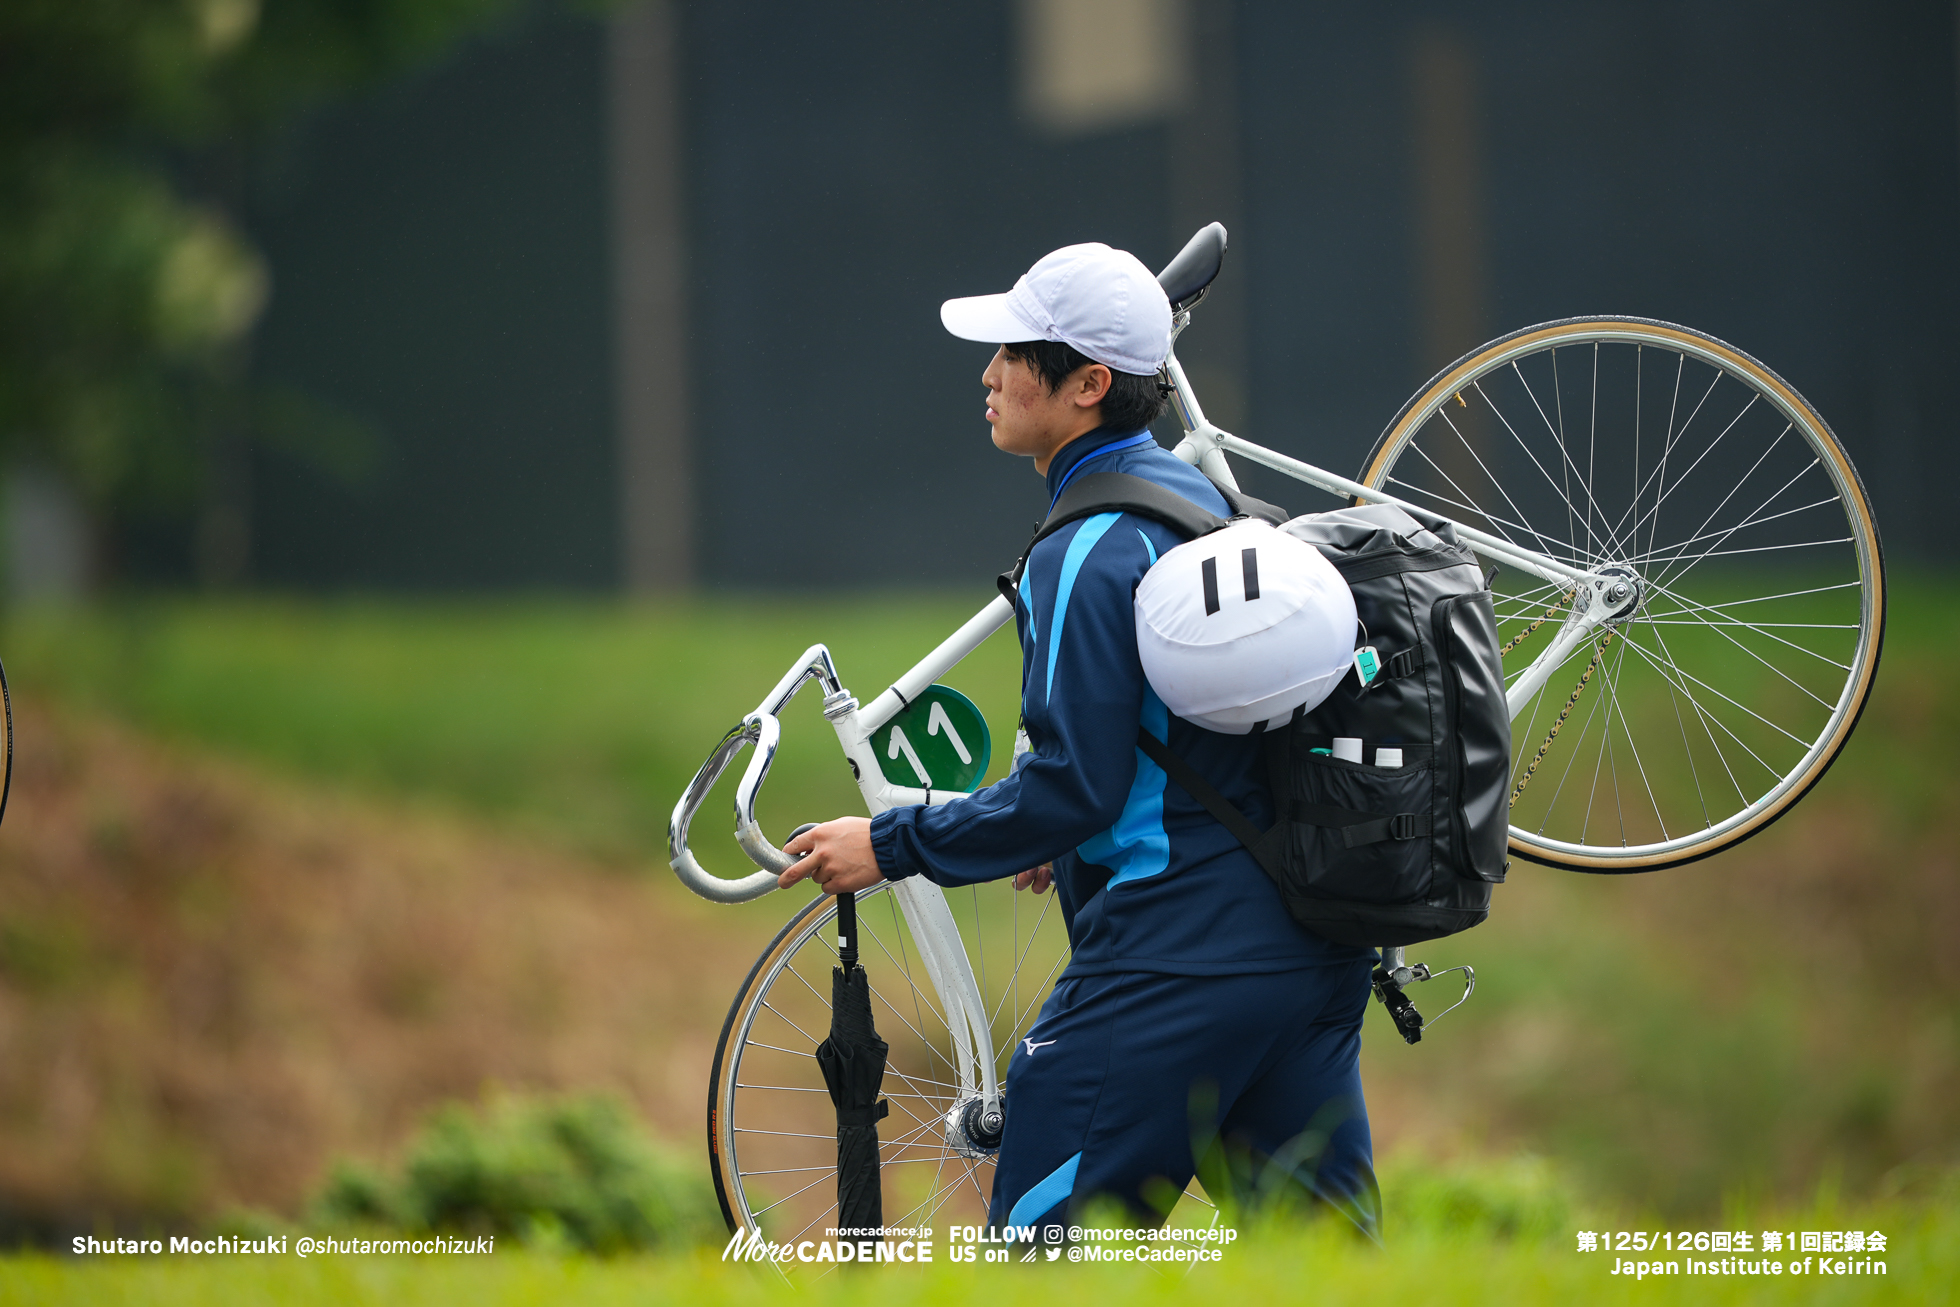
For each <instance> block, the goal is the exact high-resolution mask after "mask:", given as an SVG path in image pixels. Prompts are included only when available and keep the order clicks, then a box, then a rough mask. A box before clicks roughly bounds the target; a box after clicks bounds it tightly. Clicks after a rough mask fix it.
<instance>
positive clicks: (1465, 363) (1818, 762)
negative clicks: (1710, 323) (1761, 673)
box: [1355, 317, 1885, 872]
mask: <svg viewBox="0 0 1960 1307" xmlns="http://www.w3.org/2000/svg"><path fill="white" fill-rule="evenodd" d="M1596 340H1604V341H1621V342H1625V343H1642V344H1651V345H1655V346H1658V347H1660V348H1664V349H1675V350H1681V351H1684V352H1686V353H1688V354H1692V355H1694V356H1696V357H1698V358H1701V359H1703V360H1705V361H1707V362H1709V363H1711V364H1713V365H1714V366H1717V367H1720V368H1723V369H1726V370H1727V371H1729V372H1732V373H1735V374H1737V375H1739V376H1744V377H1747V378H1748V379H1749V381H1750V383H1751V384H1752V385H1754V386H1755V387H1757V388H1758V389H1759V390H1761V391H1762V392H1763V393H1764V394H1766V395H1768V396H1769V397H1770V398H1771V399H1772V400H1773V401H1774V402H1775V403H1776V404H1777V406H1778V407H1779V408H1781V409H1782V410H1783V411H1784V413H1785V415H1786V416H1788V417H1789V418H1791V420H1792V421H1794V422H1795V423H1796V424H1797V425H1798V426H1799V427H1801V428H1803V429H1804V431H1805V435H1806V439H1807V440H1808V441H1809V443H1810V444H1811V446H1812V447H1813V448H1814V449H1817V450H1818V452H1819V453H1820V454H1822V455H1823V456H1825V457H1826V458H1828V459H1829V460H1830V464H1831V468H1832V472H1833V480H1834V482H1835V483H1836V485H1837V488H1838V491H1839V493H1840V495H1841V496H1842V498H1843V499H1844V502H1845V506H1846V511H1847V513H1848V514H1850V515H1851V517H1852V519H1853V526H1854V535H1855V537H1856V541H1857V546H1858V554H1859V565H1860V568H1861V570H1862V572H1863V574H1864V579H1865V585H1864V588H1863V590H1862V592H1861V598H1862V604H1863V623H1862V624H1863V627H1864V630H1863V631H1862V632H1861V634H1860V642H1859V653H1860V655H1861V656H1860V660H1859V662H1858V665H1857V666H1856V667H1855V669H1854V672H1853V682H1854V683H1853V685H1852V687H1851V695H1850V698H1849V700H1848V704H1847V707H1846V709H1845V710H1844V711H1842V712H1840V713H1839V714H1838V715H1837V717H1836V718H1835V720H1834V722H1833V725H1832V729H1831V731H1830V733H1829V735H1828V737H1827V738H1826V739H1825V740H1824V741H1823V742H1822V745H1821V747H1820V746H1817V745H1813V746H1812V750H1811V752H1810V753H1809V754H1808V755H1807V761H1806V762H1805V764H1804V765H1803V767H1802V769H1801V771H1800V773H1799V774H1798V775H1797V777H1796V779H1795V780H1794V782H1791V781H1789V780H1788V779H1787V778H1786V782H1785V784H1784V786H1783V788H1782V789H1781V790H1780V791H1779V792H1778V794H1777V796H1776V799H1775V801H1774V802H1773V803H1767V804H1764V805H1762V807H1761V808H1760V810H1758V811H1756V812H1753V813H1751V814H1750V817H1749V819H1748V820H1747V821H1745V822H1739V823H1737V824H1735V825H1733V826H1727V827H1725V828H1724V829H1722V830H1721V831H1720V832H1718V833H1716V834H1714V835H1712V836H1710V837H1709V838H1708V839H1706V840H1703V841H1701V842H1699V843H1696V844H1691V845H1686V846H1683V847H1680V848H1676V849H1670V850H1668V851H1666V852H1663V853H1656V854H1652V855H1646V856H1639V857H1612V856H1603V855H1602V856H1594V855H1588V854H1582V853H1573V852H1570V851H1568V850H1563V849H1547V848H1544V847H1543V846H1540V845H1534V844H1533V843H1532V842H1531V836H1530V834H1529V833H1528V832H1523V831H1520V830H1519V829H1518V828H1517V827H1515V826H1513V827H1512V828H1511V839H1510V848H1511V852H1512V853H1513V854H1515V855H1516V856H1518V857H1521V858H1528V859H1530V860H1531V861H1533V862H1539V863H1543V864H1545V865H1546V866H1552V867H1565V868H1568V869H1570V870H1573V871H1591V872H1632V871H1658V870H1660V869H1661V868H1663V867H1678V866H1681V865H1682V864H1683V863H1689V862H1695V861H1697V860H1699V859H1701V858H1706V857H1708V856H1710V855H1711V854H1715V853H1719V852H1721V851H1722V850H1723V849H1727V848H1732V847H1734V846H1735V845H1737V844H1739V843H1741V842H1742V841H1743V840H1746V839H1748V838H1749V837H1750V836H1752V835H1755V834H1757V833H1758V832H1760V831H1762V830H1763V829H1765V828H1766V827H1768V826H1769V825H1770V823H1771V822H1774V821H1775V820H1776V819H1777V818H1778V817H1781V816H1782V815H1783V814H1784V813H1785V812H1788V811H1789V810H1790V808H1791V807H1792V806H1793V805H1794V804H1795V803H1796V802H1797V800H1798V799H1801V798H1802V797H1803V796H1804V795H1805V794H1807V793H1809V792H1810V789H1811V787H1812V786H1814V785H1815V784H1816V783H1817V782H1818V781H1819V780H1820V779H1821V778H1822V777H1823V775H1824V773H1825V771H1827V770H1828V769H1829V768H1830V765H1831V763H1832V762H1834V761H1835V760H1836V758H1837V756H1838V753H1839V752H1840V751H1841V750H1842V749H1843V748H1844V744H1845V741H1846V740H1848V739H1850V738H1851V732H1852V730H1853V728H1855V727H1856V726H1857V724H1858V719H1859V717H1860V716H1861V715H1862V714H1863V713H1864V710H1865V704H1866V702H1867V700H1868V699H1869V698H1870V695H1871V688H1872V683H1873V680H1874V679H1875V678H1876V676H1877V674H1878V661H1879V653H1880V650H1881V649H1882V648H1883V646H1884V642H1885V562H1884V552H1883V550H1882V548H1881V547H1880V544H1879V537H1878V523H1877V521H1876V520H1875V519H1874V518H1873V516H1872V511H1871V503H1870V500H1869V499H1868V498H1867V497H1866V495H1865V487H1864V482H1863V481H1862V480H1861V479H1860V478H1859V476H1858V471H1857V469H1856V468H1854V467H1853V466H1852V465H1851V460H1850V459H1849V458H1847V457H1846V456H1845V453H1844V447H1843V446H1842V445H1841V444H1839V443H1838V439H1837V436H1836V434H1835V433H1833V432H1832V430H1831V428H1830V425H1829V424H1828V423H1827V422H1825V421H1824V419H1823V417H1822V415H1820V414H1819V413H1818V412H1817V410H1816V409H1814V408H1812V407H1811V405H1810V402H1809V401H1808V400H1806V399H1805V398H1804V397H1803V396H1802V395H1800V394H1798V393H1797V391H1796V389H1795V388H1794V387H1793V386H1791V385H1790V384H1789V383H1788V382H1786V381H1784V380H1783V378H1781V377H1779V376H1777V375H1776V374H1775V373H1774V372H1772V371H1770V370H1769V368H1767V367H1765V366H1764V365H1763V364H1761V363H1759V362H1757V361H1756V360H1755V359H1753V358H1751V357H1750V356H1749V355H1747V354H1745V353H1743V352H1742V351H1741V350H1739V349H1737V348H1735V346H1733V345H1730V344H1728V343H1727V342H1725V341H1721V340H1717V339H1716V338H1715V337H1713V336H1709V335H1705V334H1703V333H1702V332H1699V331H1695V330H1692V329H1691V328H1688V327H1683V326H1679V325H1677V324H1675V323H1671V322H1659V321H1655V320H1652V319H1647V318H1631V317H1598V318H1565V319H1562V320H1560V321H1557V322H1546V323H1541V324H1539V325H1538V326H1535V327H1526V328H1524V329H1523V330H1522V331H1515V332H1512V333H1511V334H1510V335H1508V336H1501V337H1499V338H1498V339H1496V340H1494V341H1491V342H1490V343H1489V344H1488V345H1485V346H1483V347H1481V348H1479V349H1476V350H1473V351H1471V352H1470V353H1468V354H1466V355H1464V356H1463V357H1462V358H1460V359H1458V360H1457V361H1456V362H1455V363H1452V364H1451V365H1450V366H1449V367H1447V368H1444V369H1443V370H1442V371H1441V372H1439V373H1438V374H1436V376H1435V377H1434V378H1433V379H1432V380H1431V381H1430V382H1429V384H1428V385H1426V386H1424V387H1423V388H1422V389H1421V390H1418V391H1417V392H1416V393H1415V394H1414V395H1413V396H1412V397H1410V399H1409V401H1408V402H1407V403H1406V404H1404V405H1403V406H1402V411H1401V412H1400V413H1398V414H1396V416H1395V420H1394V421H1392V422H1390V423H1389V425H1388V428H1387V429H1386V430H1385V431H1383V432H1382V434H1381V437H1380V438H1379V439H1378V440H1376V442H1375V447H1374V449H1373V450H1372V451H1370V453H1369V455H1368V457H1367V460H1366V461H1365V462H1364V463H1363V464H1362V470H1361V475H1360V476H1358V477H1356V478H1355V480H1357V481H1359V482H1361V483H1362V484H1363V485H1366V486H1370V487H1373V488H1377V489H1379V488H1380V487H1381V485H1382V482H1383V481H1385V480H1386V479H1387V476H1388V472H1389V469H1390V468H1392V467H1393V466H1394V463H1395V460H1396V459H1397V458H1399V457H1400V456H1401V453H1402V451H1403V449H1404V448H1405V447H1406V446H1407V444H1408V442H1409V440H1410V438H1411V436H1412V435H1413V433H1414V432H1415V430H1416V429H1417V428H1418V427H1420V426H1421V424H1423V423H1424V422H1427V421H1428V420H1429V418H1430V416H1431V415H1432V414H1433V413H1434V412H1435V410H1436V408H1437V407H1438V406H1440V404H1441V403H1442V402H1443V401H1444V400H1446V399H1447V398H1449V397H1450V396H1452V395H1454V394H1455V393H1456V392H1457V391H1459V390H1462V389H1463V388H1464V387H1465V386H1468V385H1469V384H1471V382H1472V381H1474V380H1476V379H1477V378H1480V377H1482V376H1483V375H1484V374H1485V373H1487V372H1489V371H1491V370H1492V369H1493V368H1495V367H1498V366H1501V365H1502V364H1503V363H1505V362H1508V361H1509V360H1510V359H1512V358H1516V357H1520V356H1522V355H1524V354H1528V353H1533V352H1536V351H1537V350H1540V349H1547V348H1550V347H1552V346H1555V345H1558V344H1561V343H1563V342H1566V341H1574V342H1587V343H1590V342H1592V341H1596Z"/></svg>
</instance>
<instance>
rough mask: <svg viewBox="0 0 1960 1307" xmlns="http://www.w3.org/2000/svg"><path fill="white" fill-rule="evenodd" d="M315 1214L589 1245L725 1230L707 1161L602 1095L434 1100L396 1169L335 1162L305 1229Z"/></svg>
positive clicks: (626, 1247) (648, 1244)
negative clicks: (676, 1147) (660, 1138)
mask: <svg viewBox="0 0 1960 1307" xmlns="http://www.w3.org/2000/svg"><path fill="white" fill-rule="evenodd" d="M321 1225H325V1226H331V1227H362V1228H374V1227H378V1228H383V1229H396V1230H405V1231H441V1232H445V1233H454V1234H461V1235H479V1234H491V1235H497V1236H499V1237H503V1238H508V1239H514V1240H516V1241H517V1242H520V1243H523V1244H526V1245H529V1246H533V1247H541V1248H545V1249H553V1250H577V1251H580V1252H590V1253H620V1252H627V1251H647V1250H650V1249H656V1248H679V1247H686V1246H688V1245H689V1244H694V1243H702V1242H710V1241H713V1240H714V1239H715V1237H716V1236H717V1235H719V1234H720V1233H721V1231H722V1219H721V1208H720V1207H719V1205H717V1203H716V1202H715V1197H714V1193H713V1191H712V1190H711V1189H710V1188H709V1185H708V1179H707V1176H706V1174H705V1171H704V1168H703V1167H701V1166H700V1165H699V1164H698V1163H697V1162H696V1161H695V1160H694V1159H693V1158H692V1157H688V1158H681V1157H679V1156H677V1155H674V1154H672V1153H670V1152H669V1151H668V1150H666V1149H665V1148H662V1147H661V1146H659V1145H657V1144H655V1143H654V1142H653V1140H652V1139H651V1138H649V1137H648V1136H647V1135H646V1133H645V1132H644V1131H643V1130H642V1129H641V1128H640V1126H639V1125H638V1124H637V1123H636V1122H635V1121H634V1119H633V1117H632V1115H631V1114H630V1113H629V1112H628V1111H627V1109H626V1108H625V1106H624V1105H622V1104H621V1103H620V1102H619V1101H618V1100H617V1099H614V1098H610V1097H606V1096H604V1095H589V1096H585V1097H560V1098H527V1097H519V1096H513V1095H492V1096H490V1097H489V1098H487V1099H486V1100H485V1101H484V1102H483V1103H482V1104H481V1105H480V1106H478V1107H475V1108H472V1107H469V1106H466V1105H464V1104H460V1103H452V1104H449V1105H447V1106H445V1107H442V1108H440V1109H438V1110H437V1111H436V1112H435V1113H434V1114H433V1115H432V1116H431V1117H430V1118H429V1120H428V1121H427V1122H426V1123H425V1124H424V1126H423V1128H422V1130H421V1132H420V1133H419V1134H418V1135H417V1136H416V1137H415V1138H414V1139H413V1140H411V1141H410V1142H409V1144H408V1147H407V1150H406V1153H405V1155H404V1157H403V1159H402V1164H401V1168H400V1173H399V1175H396V1176H389V1175H387V1174H385V1173H383V1172H381V1171H378V1170H375V1169H373V1168H371V1167H366V1166H361V1165H357V1164H354V1163H348V1162H343V1163H341V1164H340V1165H339V1166H337V1167H336V1168H335V1169H334V1172H333V1175H332V1177H331V1178H330V1179H329V1180H328V1182H327V1184H326V1187H325V1189H324V1190H323V1191H322V1192H321V1194H320V1196H319V1199H318V1200H317V1202H316V1203H315V1204H314V1209H313V1212H312V1219H311V1222H310V1223H309V1228H318V1227H319V1226H321Z"/></svg>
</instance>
